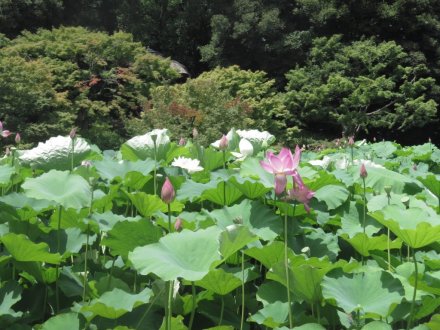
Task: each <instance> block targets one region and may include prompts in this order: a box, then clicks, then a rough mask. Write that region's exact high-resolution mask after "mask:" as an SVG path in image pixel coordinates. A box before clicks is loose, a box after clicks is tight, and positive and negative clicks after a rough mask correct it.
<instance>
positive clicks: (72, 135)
mask: <svg viewBox="0 0 440 330" xmlns="http://www.w3.org/2000/svg"><path fill="white" fill-rule="evenodd" d="M69 136H70V138H71V139H72V140H73V139H74V138H75V137H76V127H74V128H72V130H71V131H70V133H69Z"/></svg>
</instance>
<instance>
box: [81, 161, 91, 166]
mask: <svg viewBox="0 0 440 330" xmlns="http://www.w3.org/2000/svg"><path fill="white" fill-rule="evenodd" d="M81 166H84V167H92V162H91V161H90V160H83V161H82V162H81Z"/></svg>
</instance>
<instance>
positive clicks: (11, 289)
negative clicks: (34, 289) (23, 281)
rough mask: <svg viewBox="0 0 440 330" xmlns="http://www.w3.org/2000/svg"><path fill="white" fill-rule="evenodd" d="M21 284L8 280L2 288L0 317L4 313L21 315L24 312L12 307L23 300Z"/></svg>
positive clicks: (0, 290) (0, 289) (14, 315)
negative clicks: (16, 310)
mask: <svg viewBox="0 0 440 330" xmlns="http://www.w3.org/2000/svg"><path fill="white" fill-rule="evenodd" d="M21 292H22V288H21V286H20V285H19V284H18V283H17V282H15V281H11V282H6V283H4V284H3V285H2V286H1V288H0V317H1V316H3V315H7V316H11V317H20V316H21V315H22V314H23V313H22V312H15V311H14V310H13V309H12V306H14V304H15V303H17V302H18V301H20V300H21Z"/></svg>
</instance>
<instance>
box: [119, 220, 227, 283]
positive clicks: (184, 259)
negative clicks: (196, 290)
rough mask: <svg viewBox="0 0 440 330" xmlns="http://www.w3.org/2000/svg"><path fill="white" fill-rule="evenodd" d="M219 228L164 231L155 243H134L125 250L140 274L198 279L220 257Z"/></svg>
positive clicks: (165, 277)
mask: <svg viewBox="0 0 440 330" xmlns="http://www.w3.org/2000/svg"><path fill="white" fill-rule="evenodd" d="M219 235H220V230H219V229H218V228H215V227H210V228H208V229H204V230H199V231H196V232H192V231H189V230H185V229H184V230H183V231H182V232H180V233H172V234H168V235H166V236H165V237H162V238H161V239H160V240H159V242H158V243H154V244H150V245H146V246H142V247H137V248H136V249H134V251H132V252H130V253H129V254H128V259H129V260H130V261H131V263H132V264H133V266H134V268H135V269H136V270H137V271H138V272H139V273H140V274H142V275H147V274H150V273H153V274H156V275H157V276H159V277H160V278H161V279H162V280H164V281H170V280H175V279H177V278H183V279H185V280H188V281H197V280H201V279H202V278H203V277H204V276H205V275H206V274H207V273H208V272H209V270H210V268H211V265H212V264H213V263H214V262H215V261H217V260H219V259H220V253H219V248H220V243H219Z"/></svg>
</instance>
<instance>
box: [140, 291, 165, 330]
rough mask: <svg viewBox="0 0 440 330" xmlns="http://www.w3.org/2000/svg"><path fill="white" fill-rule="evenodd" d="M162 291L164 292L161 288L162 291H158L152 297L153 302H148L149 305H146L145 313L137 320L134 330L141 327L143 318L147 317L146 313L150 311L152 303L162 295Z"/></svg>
mask: <svg viewBox="0 0 440 330" xmlns="http://www.w3.org/2000/svg"><path fill="white" fill-rule="evenodd" d="M163 290H164V289H163V288H162V289H161V290H160V291H159V293H158V294H157V295H154V298H153V300H152V301H151V302H150V304H149V305H148V307H147V309H146V310H145V313H144V314H143V315H142V317H141V319H140V320H139V322H138V323H137V325H136V327H135V329H138V328H139V327H140V326H141V324H142V321H143V320H144V318H145V316H147V314H148V312H149V311H150V309H151V307H153V306H154V303H155V302H156V299H157V298H158V297H160V295H161V294H162V292H163Z"/></svg>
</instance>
